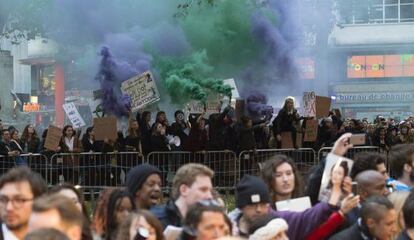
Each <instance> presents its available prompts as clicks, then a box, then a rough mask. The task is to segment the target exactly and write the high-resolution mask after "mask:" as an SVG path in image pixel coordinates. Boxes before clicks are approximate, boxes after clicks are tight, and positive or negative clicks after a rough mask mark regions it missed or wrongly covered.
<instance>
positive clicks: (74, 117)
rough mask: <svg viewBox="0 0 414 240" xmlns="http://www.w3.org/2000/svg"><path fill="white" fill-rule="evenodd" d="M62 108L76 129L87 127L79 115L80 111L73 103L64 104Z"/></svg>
mask: <svg viewBox="0 0 414 240" xmlns="http://www.w3.org/2000/svg"><path fill="white" fill-rule="evenodd" d="M62 107H63V110H65V113H66V116H68V118H69V120H70V122H71V123H72V125H73V127H74V128H81V127H83V126H86V124H85V121H84V120H83V118H82V117H81V115H80V114H79V112H78V109H77V108H76V106H75V104H74V103H73V102H71V103H66V104H63V105H62Z"/></svg>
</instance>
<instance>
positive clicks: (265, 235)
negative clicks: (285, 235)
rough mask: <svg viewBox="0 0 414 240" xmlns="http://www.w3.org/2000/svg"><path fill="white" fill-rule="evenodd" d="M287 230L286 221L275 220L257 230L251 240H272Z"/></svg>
mask: <svg viewBox="0 0 414 240" xmlns="http://www.w3.org/2000/svg"><path fill="white" fill-rule="evenodd" d="M287 229H288V224H287V223H286V221H285V220H283V219H281V218H275V219H273V220H272V221H270V222H268V223H267V224H266V226H263V227H261V228H259V229H257V230H256V231H255V232H254V233H253V234H252V235H250V237H249V240H271V239H273V238H274V237H276V236H277V235H278V234H279V233H280V232H282V231H286V230H287Z"/></svg>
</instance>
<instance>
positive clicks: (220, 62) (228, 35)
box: [178, 0, 261, 77]
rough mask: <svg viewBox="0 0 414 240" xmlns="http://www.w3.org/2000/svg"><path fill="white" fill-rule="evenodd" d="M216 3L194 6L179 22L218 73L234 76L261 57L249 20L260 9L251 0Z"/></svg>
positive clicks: (192, 44) (226, 0)
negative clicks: (253, 60)
mask: <svg viewBox="0 0 414 240" xmlns="http://www.w3.org/2000/svg"><path fill="white" fill-rule="evenodd" d="M214 2H215V4H212V5H211V4H204V5H201V6H198V5H194V6H191V7H190V8H189V9H188V10H187V12H186V14H185V16H183V17H179V18H178V23H179V24H180V25H181V27H182V28H183V30H184V33H185V34H186V37H187V40H188V41H189V43H190V45H191V46H192V47H193V49H194V50H197V51H200V50H205V51H206V52H207V55H208V59H209V60H210V63H211V65H212V66H214V67H215V69H216V74H220V75H221V76H226V77H235V76H236V75H237V74H239V73H240V71H242V70H244V69H245V67H246V66H247V65H248V64H249V63H251V61H252V59H257V56H258V55H259V54H260V49H261V48H260V46H258V45H257V43H256V42H255V40H254V38H253V37H252V32H251V27H252V26H251V19H250V16H251V13H252V12H253V11H254V10H255V9H257V6H256V4H255V3H251V2H250V1H248V0H230V1H229V0H220V1H219V0H216V1H214Z"/></svg>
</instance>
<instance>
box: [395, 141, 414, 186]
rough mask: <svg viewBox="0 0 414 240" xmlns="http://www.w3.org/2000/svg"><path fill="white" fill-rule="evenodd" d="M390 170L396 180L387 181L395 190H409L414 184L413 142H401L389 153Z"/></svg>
mask: <svg viewBox="0 0 414 240" xmlns="http://www.w3.org/2000/svg"><path fill="white" fill-rule="evenodd" d="M389 160H390V161H391V172H392V173H393V175H394V176H395V178H396V180H394V181H391V182H389V184H391V185H392V186H393V187H394V189H395V190H397V191H410V190H411V189H412V188H413V185H414V144H401V145H397V146H395V147H393V148H391V151H390V153H389Z"/></svg>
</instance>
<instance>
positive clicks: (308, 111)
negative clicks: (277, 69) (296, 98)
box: [303, 92, 316, 117]
mask: <svg viewBox="0 0 414 240" xmlns="http://www.w3.org/2000/svg"><path fill="white" fill-rule="evenodd" d="M303 115H304V116H305V117H315V116H316V95H315V92H304V93H303Z"/></svg>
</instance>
